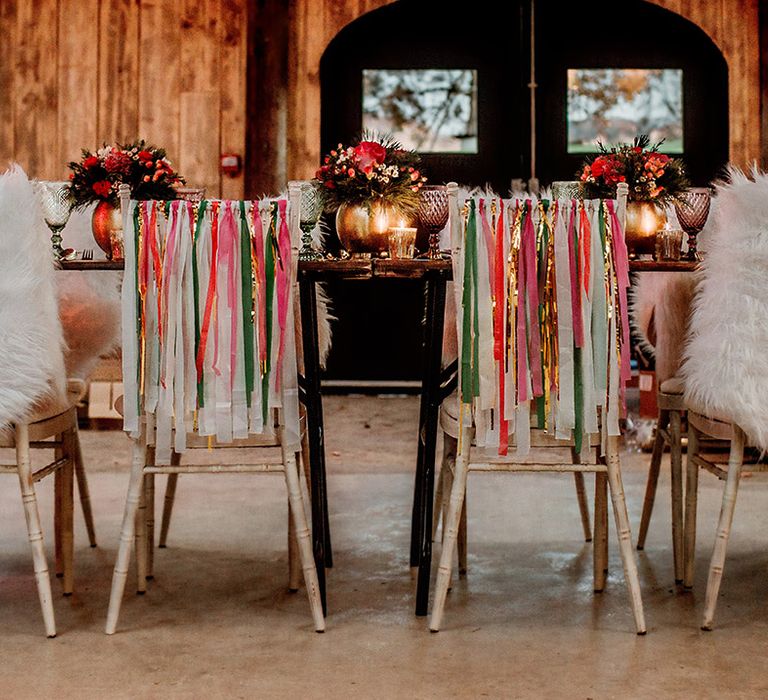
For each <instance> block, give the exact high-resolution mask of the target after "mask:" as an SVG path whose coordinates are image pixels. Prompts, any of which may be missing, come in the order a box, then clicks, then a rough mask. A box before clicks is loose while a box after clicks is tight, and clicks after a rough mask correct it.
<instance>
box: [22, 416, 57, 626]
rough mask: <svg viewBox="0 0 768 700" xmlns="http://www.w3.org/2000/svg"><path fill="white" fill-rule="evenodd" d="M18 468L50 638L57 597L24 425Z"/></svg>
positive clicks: (36, 576)
mask: <svg viewBox="0 0 768 700" xmlns="http://www.w3.org/2000/svg"><path fill="white" fill-rule="evenodd" d="M15 433H16V434H15V440H16V465H17V468H18V473H19V487H20V489H21V501H22V503H23V504H24V516H25V517H26V521H27V535H28V537H29V544H30V547H31V548H32V561H33V563H34V568H35V581H36V582H37V594H38V596H39V598H40V607H41V608H42V611H43V621H44V623H45V633H46V634H47V635H48V636H49V637H55V636H56V621H55V619H54V616H53V596H52V594H51V579H50V576H49V574H48V562H47V561H46V558H45V547H44V545H43V530H42V527H41V525H40V511H39V510H38V507H37V497H36V496H35V484H34V481H33V480H32V464H31V461H30V457H29V427H28V426H27V425H26V424H24V423H20V424H18V425H17V426H16V431H15Z"/></svg>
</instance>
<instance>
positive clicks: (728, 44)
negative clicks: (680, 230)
mask: <svg viewBox="0 0 768 700" xmlns="http://www.w3.org/2000/svg"><path fill="white" fill-rule="evenodd" d="M391 1H392V0H324V1H320V0H293V2H292V5H291V27H292V28H291V35H292V39H293V41H292V42H291V45H290V46H289V52H290V60H289V66H290V71H289V86H290V90H289V94H290V98H289V100H290V111H289V113H290V114H291V115H293V116H292V118H291V119H290V120H289V132H288V174H289V176H291V177H296V178H303V177H310V176H311V175H312V174H313V173H314V171H315V169H316V168H317V163H318V161H319V158H320V153H319V150H318V146H319V143H320V81H319V66H320V58H321V57H322V54H323V51H324V50H325V47H326V46H327V45H328V43H329V42H330V41H331V39H333V37H334V36H335V35H336V34H337V33H338V32H339V31H340V30H341V29H343V28H344V27H345V26H346V25H347V24H349V23H350V22H351V21H353V20H354V19H356V18H357V17H359V16H360V15H362V14H364V13H365V12H369V11H370V10H373V9H376V8H377V7H381V6H383V5H386V4H388V3H389V2H391ZM649 1H650V2H655V3H656V4H657V5H660V6H662V7H665V8H666V9H669V10H672V11H673V12H677V13H678V14H680V15H682V16H684V17H686V18H687V19H690V20H691V21H692V22H694V23H695V24H697V25H699V26H700V27H701V28H702V29H703V30H704V31H705V32H706V33H707V34H708V35H709V36H710V37H711V38H712V40H713V41H714V42H715V44H717V46H718V47H719V48H720V50H721V51H722V52H723V55H724V56H725V58H726V60H727V61H728V68H729V92H730V95H729V102H730V104H729V111H730V149H731V150H730V157H731V161H732V162H734V163H737V164H739V165H742V166H747V165H749V164H750V163H751V162H752V161H754V160H756V159H757V160H759V159H760V156H761V134H760V52H759V22H758V1H759V0H649ZM763 139H768V134H765V135H764V136H763ZM766 165H768V163H767V164H766Z"/></svg>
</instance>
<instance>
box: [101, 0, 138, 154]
mask: <svg viewBox="0 0 768 700" xmlns="http://www.w3.org/2000/svg"><path fill="white" fill-rule="evenodd" d="M98 4H99V25H98V26H99V82H98V102H99V104H98V119H97V129H96V139H97V142H98V143H99V145H100V144H101V143H113V142H115V141H118V142H124V141H133V140H134V139H136V138H137V137H138V135H139V133H138V132H139V3H138V2H136V0H99V3H98Z"/></svg>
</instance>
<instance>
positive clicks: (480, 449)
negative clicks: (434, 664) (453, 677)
mask: <svg viewBox="0 0 768 700" xmlns="http://www.w3.org/2000/svg"><path fill="white" fill-rule="evenodd" d="M450 195H451V196H450V201H451V213H450V228H451V241H452V248H453V264H454V280H456V290H455V292H456V296H457V301H456V306H457V333H458V337H459V401H458V405H456V404H455V403H454V404H452V403H451V402H447V403H446V404H445V406H444V409H443V425H444V426H445V425H447V424H448V423H450V422H453V421H456V422H457V424H458V426H459V430H458V451H457V455H456V460H455V467H454V469H453V470H451V469H450V466H451V465H450V460H449V462H448V472H447V473H446V474H448V473H451V472H452V475H451V476H452V478H451V484H450V499H449V501H448V505H447V509H446V513H445V514H444V523H445V524H444V538H443V546H442V551H441V556H440V563H439V566H438V571H437V578H436V582H435V595H434V603H433V609H432V615H431V618H430V623H429V628H430V630H431V631H433V632H437V631H438V630H439V629H440V625H441V622H442V616H443V611H444V606H445V602H446V597H447V593H448V590H449V586H450V581H451V575H452V569H453V558H454V552H455V550H456V546H457V540H458V529H459V524H460V520H461V513H462V510H463V504H464V499H465V494H466V486H467V475H468V472H469V471H470V470H475V471H530V472H565V471H571V472H580V473H583V472H595V473H596V496H595V536H594V540H595V542H594V547H595V564H594V587H595V589H596V590H602V588H603V587H604V585H605V578H606V577H605V571H606V567H607V525H608V522H607V517H608V516H607V512H608V509H607V490H608V487H609V488H610V493H611V498H612V501H613V510H614V516H615V520H616V531H617V535H618V540H619V551H620V553H621V559H622V563H623V567H624V575H625V579H626V583H627V587H628V589H629V594H630V601H631V607H632V612H633V615H634V620H635V627H636V631H637V633H638V634H645V632H646V626H645V619H644V614H643V607H642V600H641V595H640V586H639V579H638V574H637V565H636V562H635V558H634V550H633V548H632V543H631V535H630V527H629V518H628V515H627V508H626V502H625V498H624V490H623V486H622V479H621V468H620V462H619V453H618V440H619V436H620V430H619V414H620V404H621V399H620V395H621V394H622V392H623V386H624V384H625V382H626V380H627V378H628V375H629V354H628V353H629V331H628V325H627V316H626V312H627V309H626V290H627V287H628V286H629V274H628V262H627V252H626V246H625V245H624V240H623V233H622V227H621V224H620V220H621V219H623V216H624V210H625V203H626V186H620V195H619V198H618V200H617V201H614V200H608V201H602V202H601V201H599V200H589V201H583V202H580V201H577V200H575V199H574V200H559V201H557V202H552V203H551V204H550V203H549V202H539V203H537V202H535V201H533V202H532V201H531V200H493V201H485V200H483V199H480V198H476V199H470V200H468V201H467V202H466V203H465V204H464V206H463V208H462V209H461V211H460V209H459V202H458V197H457V188H455V187H451V188H450ZM513 448H516V454H512V452H511V450H512V449H513ZM530 448H537V449H538V448H560V449H562V448H565V449H566V450H568V451H569V453H570V457H571V459H570V460H569V461H568V462H564V461H557V462H553V461H546V459H545V458H543V457H541V456H540V455H541V454H544V453H543V452H541V453H539V452H537V453H536V454H535V455H534V459H535V461H533V462H532V461H526V456H527V454H528V451H529V450H530ZM590 449H594V451H595V461H594V463H590V462H588V461H586V457H587V456H588V454H589V451H590ZM550 454H552V453H551V451H550ZM447 485H448V484H447V483H446V484H445V485H444V492H445V490H447V489H446V486H447Z"/></svg>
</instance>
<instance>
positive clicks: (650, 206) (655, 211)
mask: <svg viewBox="0 0 768 700" xmlns="http://www.w3.org/2000/svg"><path fill="white" fill-rule="evenodd" d="M666 222H667V217H666V214H665V213H664V211H663V210H662V209H660V208H659V207H657V206H656V205H655V204H654V203H653V202H627V223H626V225H625V226H624V239H625V240H626V242H627V251H628V252H629V253H630V255H641V254H643V253H653V252H654V250H655V248H656V231H658V230H659V229H660V228H664V224H665V223H666Z"/></svg>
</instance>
